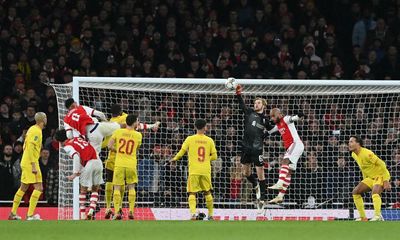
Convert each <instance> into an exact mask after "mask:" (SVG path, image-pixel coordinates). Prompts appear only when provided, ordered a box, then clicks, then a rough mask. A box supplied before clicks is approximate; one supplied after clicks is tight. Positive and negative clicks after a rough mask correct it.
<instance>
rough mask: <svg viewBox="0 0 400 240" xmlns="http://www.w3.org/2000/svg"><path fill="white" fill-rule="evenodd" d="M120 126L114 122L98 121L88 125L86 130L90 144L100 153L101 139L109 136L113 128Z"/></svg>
mask: <svg viewBox="0 0 400 240" xmlns="http://www.w3.org/2000/svg"><path fill="white" fill-rule="evenodd" d="M120 128H121V126H120V125H119V124H118V123H115V122H98V123H95V124H91V125H88V126H87V129H86V131H87V135H88V138H89V142H90V144H92V146H93V147H94V149H95V150H96V152H97V153H100V152H101V145H102V143H103V139H104V138H105V137H108V136H111V135H112V134H113V132H114V131H115V130H117V129H120Z"/></svg>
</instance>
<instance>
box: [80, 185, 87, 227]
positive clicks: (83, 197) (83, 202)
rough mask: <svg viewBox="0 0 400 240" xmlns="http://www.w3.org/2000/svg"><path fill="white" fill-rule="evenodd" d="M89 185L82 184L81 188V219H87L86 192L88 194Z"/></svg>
mask: <svg viewBox="0 0 400 240" xmlns="http://www.w3.org/2000/svg"><path fill="white" fill-rule="evenodd" d="M87 190H88V188H87V187H84V186H82V185H81V186H80V190H79V213H80V218H81V220H84V219H86V194H87Z"/></svg>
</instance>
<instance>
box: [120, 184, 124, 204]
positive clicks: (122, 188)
mask: <svg viewBox="0 0 400 240" xmlns="http://www.w3.org/2000/svg"><path fill="white" fill-rule="evenodd" d="M124 197H125V185H122V186H121V204H122V203H123V202H124Z"/></svg>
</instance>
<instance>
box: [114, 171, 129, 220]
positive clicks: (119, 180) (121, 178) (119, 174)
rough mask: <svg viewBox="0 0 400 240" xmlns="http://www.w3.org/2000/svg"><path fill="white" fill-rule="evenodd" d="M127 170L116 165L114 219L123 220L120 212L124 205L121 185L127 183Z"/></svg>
mask: <svg viewBox="0 0 400 240" xmlns="http://www.w3.org/2000/svg"><path fill="white" fill-rule="evenodd" d="M125 171H126V168H124V167H115V168H114V175H113V185H114V194H113V202H114V213H115V216H114V219H115V220H121V219H122V215H121V213H120V210H121V207H122V201H121V186H122V185H124V184H125Z"/></svg>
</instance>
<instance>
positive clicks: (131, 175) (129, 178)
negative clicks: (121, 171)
mask: <svg viewBox="0 0 400 240" xmlns="http://www.w3.org/2000/svg"><path fill="white" fill-rule="evenodd" d="M137 183H138V175H137V172H136V170H135V169H133V168H132V169H131V168H128V169H127V171H126V184H127V187H128V202H129V214H128V218H129V219H132V220H133V219H134V213H135V202H136V190H135V187H136V184H137Z"/></svg>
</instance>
